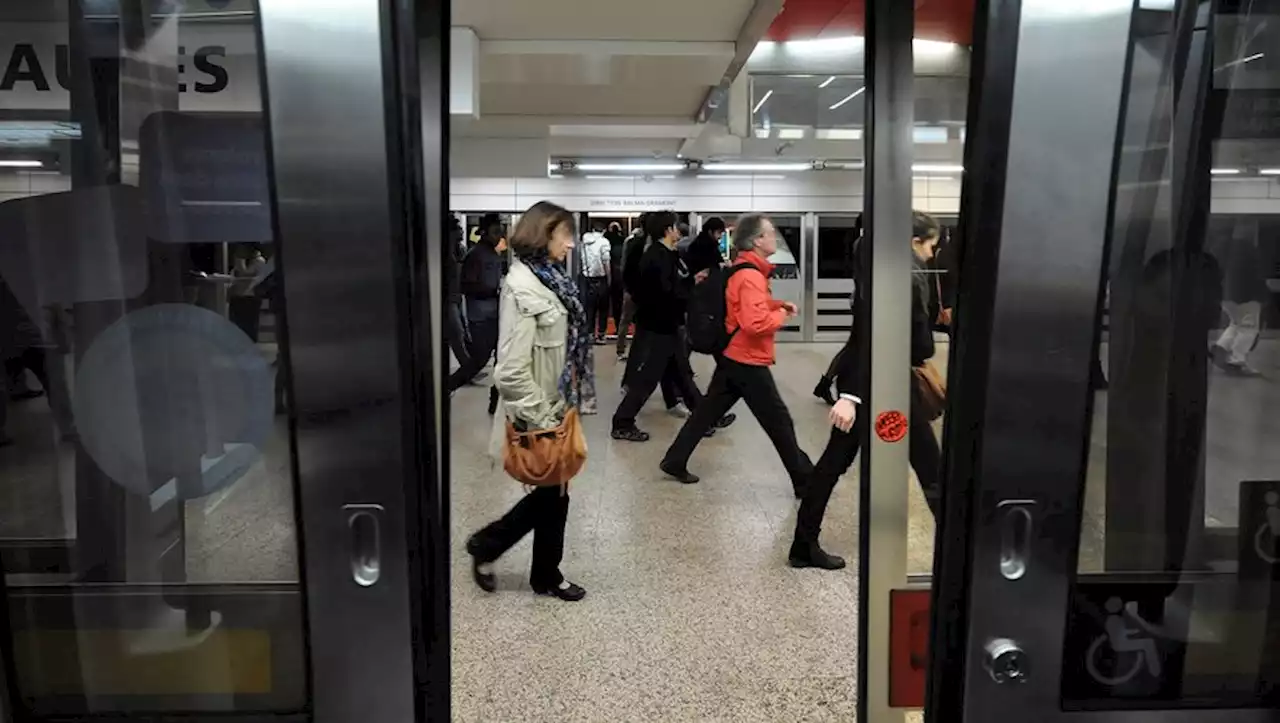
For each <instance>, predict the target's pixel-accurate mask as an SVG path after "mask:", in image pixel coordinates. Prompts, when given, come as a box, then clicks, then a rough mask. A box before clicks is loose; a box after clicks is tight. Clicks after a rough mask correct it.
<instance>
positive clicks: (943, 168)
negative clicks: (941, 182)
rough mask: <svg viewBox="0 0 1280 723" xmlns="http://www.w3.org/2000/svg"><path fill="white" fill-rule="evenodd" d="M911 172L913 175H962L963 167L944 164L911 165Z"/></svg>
mask: <svg viewBox="0 0 1280 723" xmlns="http://www.w3.org/2000/svg"><path fill="white" fill-rule="evenodd" d="M911 171H912V172H913V173H964V166H956V165H951V164H946V163H913V164H911Z"/></svg>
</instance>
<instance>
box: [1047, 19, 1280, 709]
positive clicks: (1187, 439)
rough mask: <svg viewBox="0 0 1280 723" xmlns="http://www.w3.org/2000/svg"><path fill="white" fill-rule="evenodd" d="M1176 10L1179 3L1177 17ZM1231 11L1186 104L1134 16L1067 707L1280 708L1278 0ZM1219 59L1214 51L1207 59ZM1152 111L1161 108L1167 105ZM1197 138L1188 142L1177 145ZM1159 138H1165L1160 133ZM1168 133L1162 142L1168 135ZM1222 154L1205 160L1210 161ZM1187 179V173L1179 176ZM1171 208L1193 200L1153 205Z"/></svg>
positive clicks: (1157, 22)
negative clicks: (1203, 77)
mask: <svg viewBox="0 0 1280 723" xmlns="http://www.w3.org/2000/svg"><path fill="white" fill-rule="evenodd" d="M1171 5H1172V4H1171ZM1263 5H1264V6H1268V7H1265V8H1259V7H1256V6H1255V5H1253V4H1242V3H1222V4H1220V5H1218V6H1215V7H1216V8H1217V9H1218V12H1217V13H1215V14H1213V15H1212V16H1211V18H1210V21H1209V24H1210V27H1209V29H1208V31H1207V33H1208V34H1211V35H1212V36H1213V37H1214V38H1215V39H1216V41H1217V42H1216V43H1208V44H1202V43H1200V42H1193V43H1190V44H1189V45H1188V47H1191V48H1193V50H1192V52H1191V57H1190V59H1189V61H1188V64H1187V68H1188V69H1187V71H1186V72H1187V73H1188V77H1191V74H1192V73H1197V74H1198V73H1199V70H1196V68H1200V67H1204V66H1206V65H1209V66H1211V70H1212V72H1211V78H1212V83H1211V84H1209V85H1207V86H1200V85H1198V84H1197V83H1195V82H1185V83H1181V84H1180V90H1179V92H1180V93H1182V94H1187V99H1188V100H1189V99H1190V97H1191V94H1200V97H1199V101H1200V102H1199V103H1190V102H1184V100H1183V99H1181V98H1179V99H1177V100H1176V101H1174V100H1173V95H1172V94H1173V90H1174V85H1175V80H1178V79H1175V78H1173V75H1172V73H1169V72H1162V70H1166V71H1171V70H1172V68H1171V67H1169V68H1165V67H1164V65H1165V64H1166V63H1167V61H1166V58H1167V57H1168V56H1167V55H1166V54H1165V51H1166V50H1168V49H1169V48H1170V44H1172V43H1177V42H1181V41H1184V40H1196V39H1197V38H1196V37H1191V36H1188V37H1181V38H1180V37H1178V34H1179V33H1180V32H1181V33H1194V35H1195V36H1200V35H1202V34H1204V33H1206V31H1205V30H1203V29H1199V30H1196V29H1193V28H1190V27H1189V26H1188V27H1184V28H1179V27H1178V26H1177V25H1176V24H1175V23H1173V17H1174V16H1173V13H1172V11H1164V12H1160V11H1146V12H1139V14H1138V20H1139V23H1140V25H1143V26H1144V27H1146V28H1148V29H1154V28H1159V29H1160V32H1155V33H1142V34H1141V35H1137V36H1135V38H1134V40H1133V41H1132V42H1133V43H1134V44H1135V52H1134V56H1133V57H1134V59H1133V61H1132V66H1131V68H1130V69H1129V76H1130V77H1129V80H1130V83H1129V88H1130V90H1129V96H1128V97H1127V98H1126V99H1125V101H1126V103H1127V107H1128V113H1129V115H1130V118H1129V119H1128V121H1127V123H1126V126H1125V128H1124V129H1123V131H1122V132H1123V134H1124V135H1123V138H1122V139H1121V141H1122V142H1121V143H1120V144H1118V146H1117V147H1118V148H1121V149H1122V155H1121V157H1120V159H1119V160H1120V163H1119V168H1118V171H1117V178H1116V179H1114V181H1113V183H1114V187H1115V188H1116V189H1117V190H1116V199H1117V202H1116V212H1115V213H1116V219H1115V226H1114V231H1113V238H1112V242H1111V243H1112V248H1111V252H1110V258H1111V265H1110V268H1109V269H1108V271H1107V277H1106V278H1105V279H1103V284H1101V289H1102V290H1103V308H1104V311H1105V314H1104V315H1103V318H1102V333H1101V334H1100V338H1101V342H1100V344H1099V358H1100V362H1099V364H1098V368H1097V371H1095V372H1094V373H1093V374H1092V375H1091V376H1092V377H1093V382H1094V383H1093V385H1092V386H1093V387H1094V389H1095V411H1094V417H1093V434H1092V443H1091V447H1090V457H1089V469H1088V478H1087V486H1086V499H1085V508H1084V519H1083V521H1082V532H1081V542H1080V563H1079V569H1080V572H1081V574H1080V576H1079V577H1078V579H1077V580H1076V582H1075V584H1074V586H1073V589H1072V592H1071V600H1070V603H1071V605H1070V611H1069V619H1068V621H1067V625H1068V627H1067V637H1068V645H1067V648H1066V650H1065V651H1064V660H1063V669H1064V677H1063V681H1062V695H1063V703H1064V706H1065V707H1067V708H1070V709H1077V708H1089V709H1115V708H1133V707H1140V708H1167V707H1187V706H1196V707H1210V708H1217V707H1224V708H1225V707H1240V706H1258V707H1271V706H1274V705H1275V704H1276V703H1277V702H1278V701H1280V667H1277V665H1276V663H1277V659H1276V656H1275V652H1274V651H1275V650H1276V649H1277V642H1278V641H1277V636H1276V632H1275V630H1276V627H1275V623H1274V620H1275V617H1276V603H1275V595H1274V580H1275V578H1276V571H1277V564H1278V561H1280V546H1278V545H1277V540H1280V533H1277V531H1278V530H1280V454H1278V453H1277V449H1278V447H1277V445H1276V444H1275V441H1274V440H1275V438H1276V434H1277V432H1280V428H1278V427H1277V422H1276V420H1277V419H1280V375H1278V374H1277V370H1280V341H1278V340H1277V338H1276V337H1275V335H1274V334H1273V333H1272V332H1271V331H1270V330H1269V328H1270V327H1269V326H1268V321H1269V320H1274V319H1275V318H1276V316H1277V312H1278V311H1280V307H1278V306H1277V297H1276V291H1277V290H1278V289H1280V286H1278V285H1277V283H1276V278H1277V277H1280V273H1278V271H1280V269H1278V268H1277V261H1280V257H1278V256H1277V246H1276V243H1275V240H1276V239H1275V237H1276V232H1277V231H1278V230H1280V227H1278V226H1277V225H1276V223H1275V222H1273V221H1272V218H1273V217H1272V216H1271V215H1270V214H1271V212H1272V211H1273V210H1274V208H1273V207H1274V206H1275V200H1274V198H1275V191H1276V185H1275V183H1276V181H1275V179H1274V178H1272V177H1270V175H1269V174H1267V173H1266V172H1265V171H1266V169H1267V168H1269V167H1271V166H1274V165H1277V163H1278V162H1280V154H1278V153H1277V151H1280V146H1278V145H1277V143H1276V141H1275V131H1276V130H1277V129H1280V105H1277V104H1276V103H1275V102H1274V95H1275V93H1276V89H1277V88H1280V84H1277V82H1276V77H1277V75H1276V70H1277V68H1280V66H1277V64H1276V61H1275V59H1271V58H1268V57H1266V55H1265V53H1264V52H1263V49H1264V48H1270V47H1275V44H1276V42H1277V41H1280V35H1277V32H1278V31H1277V29H1276V26H1275V23H1274V19H1275V16H1274V14H1263V13H1262V11H1263V10H1265V12H1267V13H1274V11H1275V9H1276V8H1275V4H1274V3H1270V4H1263ZM1206 49H1211V50H1212V51H1213V52H1212V53H1209V52H1207V51H1206ZM1151 98H1163V99H1164V100H1163V102H1157V103H1152V102H1150V99H1151ZM1175 126H1176V127H1179V128H1186V127H1192V126H1194V127H1195V128H1196V129H1197V130H1196V132H1197V133H1199V134H1201V135H1199V136H1196V137H1191V138H1178V137H1177V136H1176V135H1175V136H1174V140H1173V142H1171V141H1170V138H1169V137H1168V136H1167V133H1168V131H1167V129H1168V128H1170V127H1175ZM1162 129H1163V130H1162ZM1162 133H1164V134H1166V135H1161V134H1162ZM1202 148H1207V149H1211V153H1209V154H1204V153H1202V152H1201V150H1200V149H1202ZM1174 168H1179V169H1185V170H1186V172H1187V175H1186V176H1185V177H1182V176H1180V175H1174V174H1173V172H1172V169H1174ZM1164 193H1172V194H1174V195H1173V197H1176V198H1179V199H1183V201H1185V202H1180V203H1179V204H1175V207H1174V208H1172V209H1170V207H1169V206H1167V205H1165V204H1162V203H1157V202H1155V198H1156V195H1157V194H1164Z"/></svg>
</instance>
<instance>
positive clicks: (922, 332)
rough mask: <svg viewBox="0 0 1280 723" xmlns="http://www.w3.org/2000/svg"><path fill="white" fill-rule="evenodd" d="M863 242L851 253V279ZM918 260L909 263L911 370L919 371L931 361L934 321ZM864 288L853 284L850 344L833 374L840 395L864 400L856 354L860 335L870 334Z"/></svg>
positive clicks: (864, 378)
mask: <svg viewBox="0 0 1280 723" xmlns="http://www.w3.org/2000/svg"><path fill="white" fill-rule="evenodd" d="M861 247H862V242H861V240H859V241H858V242H857V248H855V250H854V269H855V272H854V278H855V281H856V279H857V269H859V268H862V267H863V263H862V262H863V261H864V257H863V255H862V251H863V249H862V248H861ZM925 269H926V266H925V264H924V263H922V262H921V261H920V260H919V259H916V258H913V259H912V260H911V366H913V367H918V366H921V365H923V364H924V363H925V362H926V361H929V360H930V359H932V358H933V354H934V346H933V318H932V317H931V316H929V283H930V277H931V274H926V273H923V272H924V271H925ZM864 286H865V285H863V284H856V286H855V288H854V298H853V325H852V326H851V327H850V328H849V340H848V341H846V342H845V353H844V356H843V357H842V361H843V363H842V364H841V365H840V367H841V368H840V369H839V370H838V371H837V374H836V389H837V390H838V391H839V392H840V393H841V394H855V395H857V396H859V397H862V398H864V399H865V398H866V396H867V393H868V391H869V390H870V387H871V376H870V374H869V373H868V371H869V370H868V369H867V368H866V367H865V366H863V365H862V364H860V363H859V361H860V360H859V359H858V354H859V349H860V347H861V343H862V335H863V334H867V333H870V330H871V315H870V306H871V303H870V300H869V299H868V298H867V296H866V294H865V289H864Z"/></svg>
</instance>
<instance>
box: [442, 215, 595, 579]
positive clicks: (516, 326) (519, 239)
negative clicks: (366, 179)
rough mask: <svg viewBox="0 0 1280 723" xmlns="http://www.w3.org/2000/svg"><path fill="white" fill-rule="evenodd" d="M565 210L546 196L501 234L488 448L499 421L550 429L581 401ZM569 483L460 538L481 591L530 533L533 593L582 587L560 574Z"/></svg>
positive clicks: (584, 333) (583, 334) (579, 327)
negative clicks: (508, 259)
mask: <svg viewBox="0 0 1280 723" xmlns="http://www.w3.org/2000/svg"><path fill="white" fill-rule="evenodd" d="M573 237H574V224H573V215H572V214H570V213H569V212H568V211H566V210H565V209H563V208H561V207H559V206H557V205H555V204H552V203H547V202H546V201H543V202H540V203H537V204H534V206H533V207H532V208H530V209H529V210H528V211H526V212H525V213H524V215H523V216H521V217H520V223H519V224H517V225H516V229H515V232H514V233H512V235H511V238H510V243H511V249H512V251H513V252H514V253H515V256H516V259H515V261H514V262H513V263H512V264H511V270H510V271H508V272H507V278H506V282H505V284H504V286H503V288H502V297H501V301H500V303H499V307H498V325H499V332H498V363H497V366H496V367H495V368H494V375H493V381H494V388H495V389H497V390H498V394H499V396H500V397H501V400H502V408H503V411H504V412H505V413H504V414H499V415H497V417H496V418H495V419H494V430H493V437H492V442H491V444H490V451H491V452H492V453H494V454H495V456H496V457H498V458H501V455H502V443H503V438H504V431H505V427H506V422H507V420H508V419H510V420H511V422H512V424H513V425H515V426H516V428H517V429H521V430H530V429H549V428H552V427H555V426H557V425H559V424H560V422H561V420H562V419H564V415H565V414H566V413H567V411H568V410H569V409H570V408H571V407H578V406H580V404H581V401H582V396H583V395H582V390H583V387H584V386H588V385H590V384H591V383H592V382H593V380H592V379H590V375H591V373H592V365H590V364H589V362H588V355H590V354H591V331H590V329H588V328H587V319H586V312H585V310H584V309H583V306H582V301H581V298H580V297H579V295H578V287H577V285H576V284H575V283H574V282H573V279H572V278H571V277H570V275H569V273H568V272H567V271H566V270H565V268H564V260H565V258H566V256H567V255H568V253H569V250H570V249H572V248H573ZM568 516H569V490H568V486H567V485H566V486H564V487H560V486H553V487H538V488H534V489H533V490H532V491H530V492H529V493H528V494H526V495H525V496H524V497H523V498H522V499H521V500H520V501H519V502H517V503H516V505H515V506H514V507H512V508H511V510H510V511H508V512H507V514H506V515H504V516H503V517H502V518H501V519H499V520H497V521H495V522H493V523H490V524H489V525H488V526H486V527H485V528H484V529H482V530H480V531H479V532H477V533H475V534H474V535H472V536H471V538H470V539H468V540H467V552H468V553H470V555H471V560H472V574H473V576H474V578H475V581H476V584H477V585H478V586H480V588H481V589H482V590H484V591H485V592H493V591H494V590H495V589H496V587H497V585H496V582H495V581H494V577H493V572H492V570H491V566H492V563H493V562H494V561H495V560H497V559H498V558H499V557H501V556H502V554H503V553H505V552H506V551H507V550H509V549H511V547H512V546H513V545H515V544H516V543H517V542H519V541H520V540H521V538H523V537H524V536H525V535H527V534H528V533H530V532H532V533H533V565H532V567H531V569H530V571H529V584H530V586H531V587H532V588H533V591H534V592H535V593H537V594H539V595H551V596H554V597H558V598H560V599H561V600H567V601H570V602H573V601H577V600H581V599H582V598H583V597H584V596H586V594H587V592H586V591H585V590H583V589H582V588H581V587H578V586H577V585H574V584H573V583H571V582H569V581H568V580H565V579H564V575H562V574H561V573H560V560H561V559H562V558H563V557H564V526H565V521H566V520H567V519H568Z"/></svg>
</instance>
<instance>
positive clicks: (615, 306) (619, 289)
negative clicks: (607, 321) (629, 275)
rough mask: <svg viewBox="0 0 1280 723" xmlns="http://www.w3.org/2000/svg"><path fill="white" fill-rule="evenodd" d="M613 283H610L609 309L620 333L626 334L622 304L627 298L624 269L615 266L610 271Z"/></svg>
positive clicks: (615, 326)
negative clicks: (623, 277) (623, 276)
mask: <svg viewBox="0 0 1280 723" xmlns="http://www.w3.org/2000/svg"><path fill="white" fill-rule="evenodd" d="M610 273H611V274H612V276H613V283H612V284H609V311H610V312H612V314H613V326H614V328H615V329H617V330H618V334H619V335H621V336H625V335H626V332H627V330H626V329H623V328H622V305H623V302H624V301H625V300H626V290H625V289H624V288H623V286H622V269H621V268H615V269H614V270H613V271H612V272H610Z"/></svg>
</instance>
